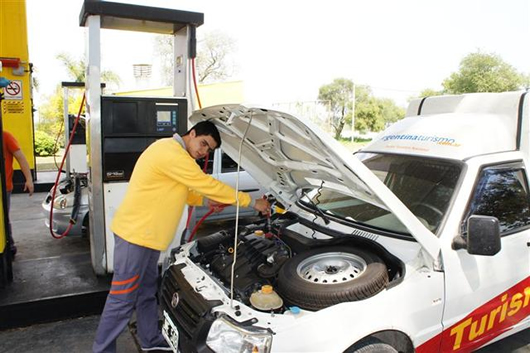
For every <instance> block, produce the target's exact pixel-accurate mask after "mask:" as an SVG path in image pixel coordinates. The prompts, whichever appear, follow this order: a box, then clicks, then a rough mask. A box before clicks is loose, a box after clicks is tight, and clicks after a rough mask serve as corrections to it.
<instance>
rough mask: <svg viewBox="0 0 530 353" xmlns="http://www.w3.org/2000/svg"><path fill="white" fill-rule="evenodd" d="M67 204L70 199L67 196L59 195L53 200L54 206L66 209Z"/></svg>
mask: <svg viewBox="0 0 530 353" xmlns="http://www.w3.org/2000/svg"><path fill="white" fill-rule="evenodd" d="M66 206H68V201H67V200H66V197H64V196H62V195H60V196H57V197H56V198H55V201H53V208H58V209H65V208H66Z"/></svg>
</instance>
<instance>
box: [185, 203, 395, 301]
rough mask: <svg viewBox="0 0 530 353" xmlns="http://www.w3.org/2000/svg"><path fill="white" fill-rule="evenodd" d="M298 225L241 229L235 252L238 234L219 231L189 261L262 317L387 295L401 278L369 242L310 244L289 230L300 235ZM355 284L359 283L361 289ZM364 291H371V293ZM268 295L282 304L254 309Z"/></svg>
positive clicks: (285, 221)
mask: <svg viewBox="0 0 530 353" xmlns="http://www.w3.org/2000/svg"><path fill="white" fill-rule="evenodd" d="M299 222H300V220H299V219H298V217H297V216H296V215H292V214H291V215H288V216H282V217H279V218H277V219H276V220H275V221H274V222H273V223H272V226H270V224H267V222H263V223H261V224H252V225H248V226H245V227H240V228H239V229H238V238H237V239H238V240H237V241H238V245H237V249H235V247H234V236H235V235H234V234H235V232H234V229H229V230H221V231H219V232H216V233H214V234H211V235H209V236H205V237H202V238H200V239H198V240H197V241H196V246H195V247H194V248H193V250H192V251H191V252H190V259H191V260H192V261H193V262H195V263H196V264H198V265H199V266H201V267H202V268H203V270H204V271H205V272H206V273H208V274H209V275H210V276H211V278H212V279H214V281H216V282H217V283H218V284H219V285H220V286H221V287H223V288H224V289H225V290H226V292H227V294H228V293H229V291H230V290H231V287H232V285H233V291H234V298H235V299H237V300H239V301H241V302H243V303H245V304H246V305H250V306H253V307H254V308H255V309H257V310H264V311H271V310H272V311H275V310H278V311H282V310H284V309H285V308H286V307H289V306H298V307H301V308H303V309H306V310H319V309H322V308H325V307H328V306H331V305H334V304H337V303H339V302H343V301H355V300H361V299H364V298H367V297H369V296H372V295H374V294H376V293H377V292H379V291H381V290H383V289H384V288H385V287H386V286H387V284H388V283H389V277H390V278H394V279H395V278H398V277H400V273H399V270H398V269H399V266H396V265H395V264H394V263H393V262H392V259H391V258H390V257H388V256H386V255H388V254H386V255H385V254H381V253H380V254H379V255H376V252H378V251H377V249H374V246H373V245H370V244H369V243H370V241H369V240H367V239H354V238H352V237H351V236H340V234H334V235H333V236H331V237H329V238H327V239H317V238H312V237H311V238H308V237H307V236H303V235H301V234H298V233H297V232H295V231H293V230H291V229H290V228H292V227H291V226H295V227H294V228H295V229H296V225H298V224H299ZM311 225H312V224H311V223H309V226H311ZM313 225H314V224H313ZM314 226H317V225H314ZM374 250H375V251H374ZM235 254H237V261H236V265H235V267H234V269H233V271H234V282H233V283H231V278H232V267H233V260H234V255H235ZM382 258H384V260H383V259H382ZM387 264H388V265H389V266H387ZM356 283H360V287H359V288H357V285H356ZM366 286H369V287H370V288H373V290H372V291H371V292H369V291H367V290H366ZM265 289H267V293H269V292H270V291H272V292H273V293H274V294H275V295H276V293H277V295H279V298H281V299H280V301H281V303H282V304H280V305H278V306H274V307H273V308H272V309H271V308H270V307H266V309H263V307H260V306H259V305H256V304H255V303H253V300H252V298H253V296H255V295H256V294H261V293H262V292H263V291H264V290H265ZM337 292H340V293H341V294H339V295H338V294H337ZM308 297H311V298H313V299H309V300H308Z"/></svg>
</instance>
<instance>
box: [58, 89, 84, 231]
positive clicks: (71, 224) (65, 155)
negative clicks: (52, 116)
mask: <svg viewBox="0 0 530 353" xmlns="http://www.w3.org/2000/svg"><path fill="white" fill-rule="evenodd" d="M84 105H85V94H84V93H83V99H82V100H81V105H80V106H79V112H78V113H77V118H76V119H75V122H74V126H73V127H72V131H71V132H70V137H69V139H68V144H67V145H66V148H65V149H64V156H63V160H62V161H61V166H60V168H59V170H58V172H57V177H56V178H55V184H54V185H53V188H52V198H51V201H50V234H51V236H52V237H53V238H55V239H62V238H64V237H65V236H67V235H68V233H69V232H70V230H71V229H72V227H73V225H74V223H75V222H72V219H70V222H68V227H67V228H66V230H65V231H64V233H63V234H57V233H55V232H54V231H53V203H54V202H55V193H56V192H57V186H58V185H59V179H60V178H61V173H62V170H63V166H64V162H65V161H66V157H67V156H68V152H69V151H70V145H71V144H72V140H73V138H74V134H75V130H76V129H77V124H78V123H79V119H80V117H81V112H82V111H83V107H84Z"/></svg>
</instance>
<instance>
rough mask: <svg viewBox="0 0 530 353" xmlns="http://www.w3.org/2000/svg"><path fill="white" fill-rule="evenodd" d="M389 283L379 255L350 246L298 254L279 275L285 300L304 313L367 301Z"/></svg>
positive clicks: (284, 266)
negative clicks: (339, 304)
mask: <svg viewBox="0 0 530 353" xmlns="http://www.w3.org/2000/svg"><path fill="white" fill-rule="evenodd" d="M387 284H388V271H387V267H386V265H385V263H384V262H383V260H381V258H379V256H377V255H375V254H374V253H372V252H369V251H366V250H360V249H357V248H353V247H344V246H332V247H326V248H321V249H314V250H310V251H307V252H303V253H300V254H298V255H296V256H295V257H293V258H291V259H289V260H288V261H287V262H286V263H285V264H284V265H283V267H282V268H281V270H280V273H279V275H278V291H279V292H280V294H281V295H282V296H283V297H284V299H285V300H286V301H287V302H288V303H290V304H292V305H296V306H299V307H301V308H303V309H306V310H320V309H323V308H327V307H328V306H331V305H335V304H338V303H342V302H349V301H356V300H362V299H366V298H369V297H371V296H373V295H375V294H377V293H379V292H380V291H382V290H383V289H384V288H385V287H386V285H387Z"/></svg>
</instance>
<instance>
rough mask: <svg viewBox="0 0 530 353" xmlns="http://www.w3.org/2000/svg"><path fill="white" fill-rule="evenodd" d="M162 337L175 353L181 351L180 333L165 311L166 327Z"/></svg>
mask: <svg viewBox="0 0 530 353" xmlns="http://www.w3.org/2000/svg"><path fill="white" fill-rule="evenodd" d="M162 335H164V337H165V338H166V341H168V343H169V345H170V346H171V348H172V349H173V352H176V353H178V351H179V349H178V347H179V331H178V330H177V328H176V327H175V325H174V324H173V322H172V321H171V319H170V318H169V315H168V313H167V312H166V311H165V310H164V325H162Z"/></svg>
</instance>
